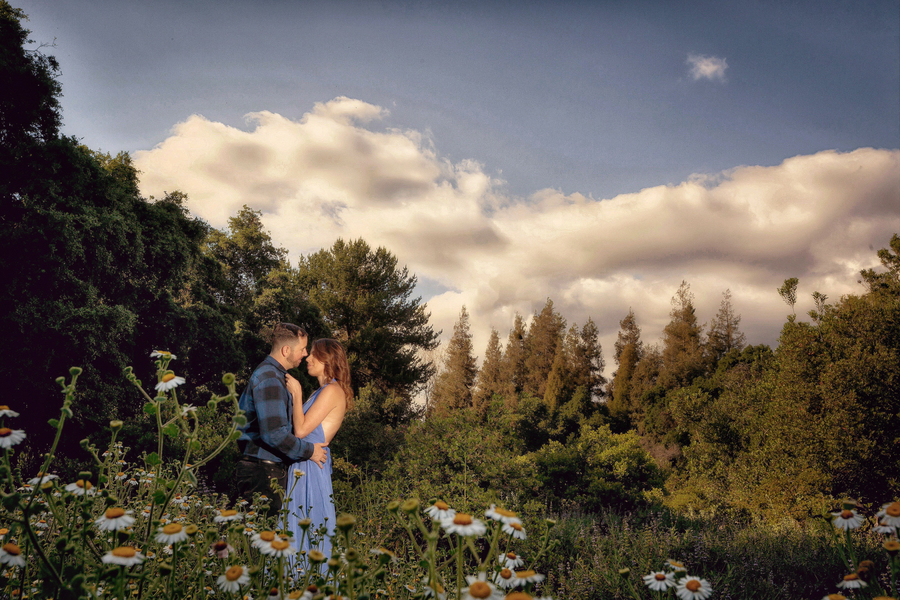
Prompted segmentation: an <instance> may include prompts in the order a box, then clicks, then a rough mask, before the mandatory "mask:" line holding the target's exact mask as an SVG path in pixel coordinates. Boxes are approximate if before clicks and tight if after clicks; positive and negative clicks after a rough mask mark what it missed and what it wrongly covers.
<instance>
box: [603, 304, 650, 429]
mask: <svg viewBox="0 0 900 600" xmlns="http://www.w3.org/2000/svg"><path fill="white" fill-rule="evenodd" d="M619 327H620V329H619V334H618V336H617V337H616V343H615V354H614V356H613V358H614V359H615V361H616V365H618V368H617V369H616V372H615V373H613V379H612V383H611V386H610V387H611V392H610V393H609V405H608V408H609V414H610V416H611V417H612V418H613V421H614V424H615V425H616V429H618V430H627V429H628V428H629V426H630V424H631V421H630V416H629V415H630V412H631V409H632V404H631V387H632V386H631V380H632V377H634V374H635V369H636V368H637V365H638V363H639V362H640V360H641V358H642V357H643V354H644V342H642V341H641V328H640V327H638V324H637V319H636V318H635V316H634V311H633V310H631V309H629V310H628V314H627V315H625V318H624V319H622V320H621V321H619Z"/></svg>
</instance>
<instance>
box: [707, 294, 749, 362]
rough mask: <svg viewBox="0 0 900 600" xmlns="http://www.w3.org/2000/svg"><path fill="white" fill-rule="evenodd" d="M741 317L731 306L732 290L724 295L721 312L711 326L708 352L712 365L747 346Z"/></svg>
mask: <svg viewBox="0 0 900 600" xmlns="http://www.w3.org/2000/svg"><path fill="white" fill-rule="evenodd" d="M740 326H741V316H740V315H737V314H735V312H734V307H733V306H732V305H731V290H725V292H724V293H723V294H722V303H721V304H720V305H719V312H718V313H716V317H715V318H714V319H713V320H712V321H711V322H710V324H709V334H707V344H706V351H707V354H708V355H709V357H710V360H711V361H712V363H714V364H715V363H717V362H718V361H719V360H720V359H721V358H722V357H723V356H725V355H726V354H728V352H730V351H731V350H737V351H741V350H743V349H744V346H746V345H747V339H746V336H745V335H744V334H743V332H741V330H740Z"/></svg>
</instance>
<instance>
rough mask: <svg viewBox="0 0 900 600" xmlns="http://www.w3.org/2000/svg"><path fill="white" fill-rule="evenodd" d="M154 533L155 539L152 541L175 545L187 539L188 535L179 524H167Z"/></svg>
mask: <svg viewBox="0 0 900 600" xmlns="http://www.w3.org/2000/svg"><path fill="white" fill-rule="evenodd" d="M156 531H157V533H156V538H154V539H156V541H157V542H159V543H160V544H177V543H178V542H183V541H184V540H186V539H187V538H188V534H187V532H186V531H185V530H184V527H182V525H181V523H169V524H168V525H165V526H163V527H160V528H159V529H157V530H156Z"/></svg>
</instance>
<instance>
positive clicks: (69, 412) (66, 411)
mask: <svg viewBox="0 0 900 600" xmlns="http://www.w3.org/2000/svg"><path fill="white" fill-rule="evenodd" d="M61 412H62V414H64V415H66V416H67V417H69V418H70V419H71V418H72V409H71V408H69V407H68V406H63V407H62V411H61Z"/></svg>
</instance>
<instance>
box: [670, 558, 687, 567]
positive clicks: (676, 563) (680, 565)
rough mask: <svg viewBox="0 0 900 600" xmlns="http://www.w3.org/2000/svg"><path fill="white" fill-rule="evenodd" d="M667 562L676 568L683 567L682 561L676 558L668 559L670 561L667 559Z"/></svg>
mask: <svg viewBox="0 0 900 600" xmlns="http://www.w3.org/2000/svg"><path fill="white" fill-rule="evenodd" d="M669 564H670V565H672V566H673V567H675V568H677V569H683V568H684V565H683V564H682V563H680V562H678V561H677V560H670V561H669Z"/></svg>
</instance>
